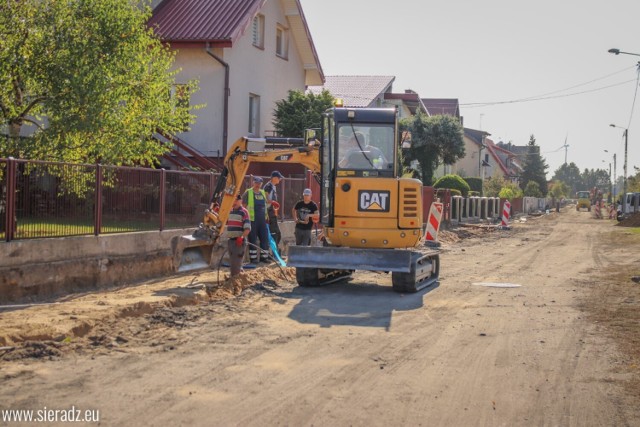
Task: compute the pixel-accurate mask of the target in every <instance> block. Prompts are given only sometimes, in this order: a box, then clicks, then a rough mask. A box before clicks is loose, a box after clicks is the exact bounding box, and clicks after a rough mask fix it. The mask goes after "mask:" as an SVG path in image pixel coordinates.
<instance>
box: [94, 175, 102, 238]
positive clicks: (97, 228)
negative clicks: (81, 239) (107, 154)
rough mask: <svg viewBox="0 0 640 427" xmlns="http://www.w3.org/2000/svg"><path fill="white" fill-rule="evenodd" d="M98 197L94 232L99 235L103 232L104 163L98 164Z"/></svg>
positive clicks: (96, 192)
mask: <svg viewBox="0 0 640 427" xmlns="http://www.w3.org/2000/svg"><path fill="white" fill-rule="evenodd" d="M95 194H96V196H95V197H96V199H95V213H94V218H93V220H94V221H93V234H94V236H98V235H99V234H100V233H101V232H102V165H101V164H100V163H97V164H96V191H95Z"/></svg>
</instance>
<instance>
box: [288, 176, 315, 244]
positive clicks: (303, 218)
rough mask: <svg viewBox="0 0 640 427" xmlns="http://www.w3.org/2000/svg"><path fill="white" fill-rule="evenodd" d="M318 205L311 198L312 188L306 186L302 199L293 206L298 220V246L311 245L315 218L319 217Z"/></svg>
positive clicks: (295, 218) (296, 231)
mask: <svg viewBox="0 0 640 427" xmlns="http://www.w3.org/2000/svg"><path fill="white" fill-rule="evenodd" d="M318 214H319V212H318V205H316V203H315V202H314V201H313V200H311V189H310V188H305V190H304V191H303V192H302V200H300V201H299V202H298V203H296V205H295V206H294V207H293V210H292V216H293V219H294V221H295V222H296V229H295V232H294V234H295V236H296V246H310V245H311V228H312V227H313V223H314V218H315V219H316V221H317V218H318Z"/></svg>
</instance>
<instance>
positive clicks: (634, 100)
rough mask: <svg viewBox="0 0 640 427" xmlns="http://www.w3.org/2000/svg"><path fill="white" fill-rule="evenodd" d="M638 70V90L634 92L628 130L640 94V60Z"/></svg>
mask: <svg viewBox="0 0 640 427" xmlns="http://www.w3.org/2000/svg"><path fill="white" fill-rule="evenodd" d="M637 67H638V70H637V73H636V74H637V75H638V77H637V78H636V90H635V93H634V94H633V103H632V104H631V114H630V115H629V124H628V125H627V132H628V129H629V127H631V119H632V118H633V109H634V107H635V106H636V96H638V83H640V62H638V65H637Z"/></svg>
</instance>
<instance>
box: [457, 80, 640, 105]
mask: <svg viewBox="0 0 640 427" xmlns="http://www.w3.org/2000/svg"><path fill="white" fill-rule="evenodd" d="M634 81H636V80H635V79H634V80H627V81H624V82H620V83H614V84H612V85H609V86H603V87H599V88H595V89H589V90H583V91H581V92H573V93H567V94H564V95H557V96H541V97H538V98H534V97H531V98H522V99H514V100H511V101H496V102H470V103H468V104H460V106H465V107H467V108H478V107H487V106H491V105H500V104H516V103H519V102H531V101H544V100H547V99H556V98H566V97H569V96H576V95H582V94H585V93H590V92H597V91H599V90H604V89H609V88H611V87H615V86H621V85H624V84H627V83H630V82H634Z"/></svg>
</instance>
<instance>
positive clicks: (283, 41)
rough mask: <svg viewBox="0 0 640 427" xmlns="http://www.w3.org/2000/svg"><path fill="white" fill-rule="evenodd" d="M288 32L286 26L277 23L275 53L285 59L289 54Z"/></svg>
mask: <svg viewBox="0 0 640 427" xmlns="http://www.w3.org/2000/svg"><path fill="white" fill-rule="evenodd" d="M288 33H289V32H288V31H287V30H286V28H284V27H282V26H280V25H278V28H276V55H278V56H279V57H280V58H284V59H287V58H288V55H289V34H288Z"/></svg>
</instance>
